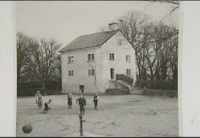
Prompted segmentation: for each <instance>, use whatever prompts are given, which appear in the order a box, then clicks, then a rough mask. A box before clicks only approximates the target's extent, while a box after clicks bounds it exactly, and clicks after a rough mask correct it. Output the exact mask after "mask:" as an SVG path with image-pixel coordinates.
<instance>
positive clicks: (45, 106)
mask: <svg viewBox="0 0 200 138" xmlns="http://www.w3.org/2000/svg"><path fill="white" fill-rule="evenodd" d="M51 101H52V100H51V99H49V101H48V102H46V103H44V111H43V113H47V111H48V110H50V109H51V108H50V107H49V104H50V103H51Z"/></svg>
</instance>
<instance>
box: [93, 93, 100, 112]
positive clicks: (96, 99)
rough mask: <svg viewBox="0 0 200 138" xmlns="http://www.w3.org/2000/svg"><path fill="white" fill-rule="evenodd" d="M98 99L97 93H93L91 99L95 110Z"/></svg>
mask: <svg viewBox="0 0 200 138" xmlns="http://www.w3.org/2000/svg"><path fill="white" fill-rule="evenodd" d="M98 100H99V96H98V94H97V93H96V94H95V95H94V99H93V102H94V109H96V110H97V106H98Z"/></svg>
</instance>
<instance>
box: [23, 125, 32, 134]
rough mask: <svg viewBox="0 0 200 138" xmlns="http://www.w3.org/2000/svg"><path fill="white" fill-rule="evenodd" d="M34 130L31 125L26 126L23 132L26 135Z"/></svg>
mask: <svg viewBox="0 0 200 138" xmlns="http://www.w3.org/2000/svg"><path fill="white" fill-rule="evenodd" d="M32 129H33V128H32V126H31V125H30V124H26V125H24V126H23V128H22V130H23V132H24V133H26V134H28V133H30V132H31V131H32Z"/></svg>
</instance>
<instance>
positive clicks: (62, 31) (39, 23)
mask: <svg viewBox="0 0 200 138" xmlns="http://www.w3.org/2000/svg"><path fill="white" fill-rule="evenodd" d="M173 7H174V5H173V4H167V3H159V2H158V3H155V2H148V1H147V2H145V1H140V2H139V1H58V2H56V1H37V2H36V1H35V2H34V1H25V2H23V1H16V20H17V21H16V23H17V24H16V31H17V32H24V33H25V34H27V35H29V36H32V37H35V38H37V39H40V38H46V39H50V38H54V39H56V40H57V41H59V42H60V43H62V44H63V46H65V45H67V44H68V43H69V42H70V41H72V40H73V39H75V38H76V37H78V36H80V35H85V34H90V33H95V32H99V31H100V30H101V28H102V27H105V26H106V25H108V24H109V23H110V22H113V21H116V20H117V19H118V18H120V17H122V16H123V15H126V14H127V12H129V11H140V12H143V13H145V14H148V15H150V16H151V17H152V19H153V20H155V21H160V20H161V19H162V18H163V17H164V16H165V15H167V14H168V13H169V11H170V10H171V9H172V8H173ZM178 18H179V14H178V12H175V13H173V15H172V16H170V18H168V20H167V21H166V22H167V23H170V24H175V25H178V21H179V19H178Z"/></svg>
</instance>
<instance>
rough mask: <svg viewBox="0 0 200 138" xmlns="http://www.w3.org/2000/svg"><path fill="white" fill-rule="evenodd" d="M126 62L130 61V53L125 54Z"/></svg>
mask: <svg viewBox="0 0 200 138" xmlns="http://www.w3.org/2000/svg"><path fill="white" fill-rule="evenodd" d="M126 62H129V63H130V62H131V57H130V55H126Z"/></svg>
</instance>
